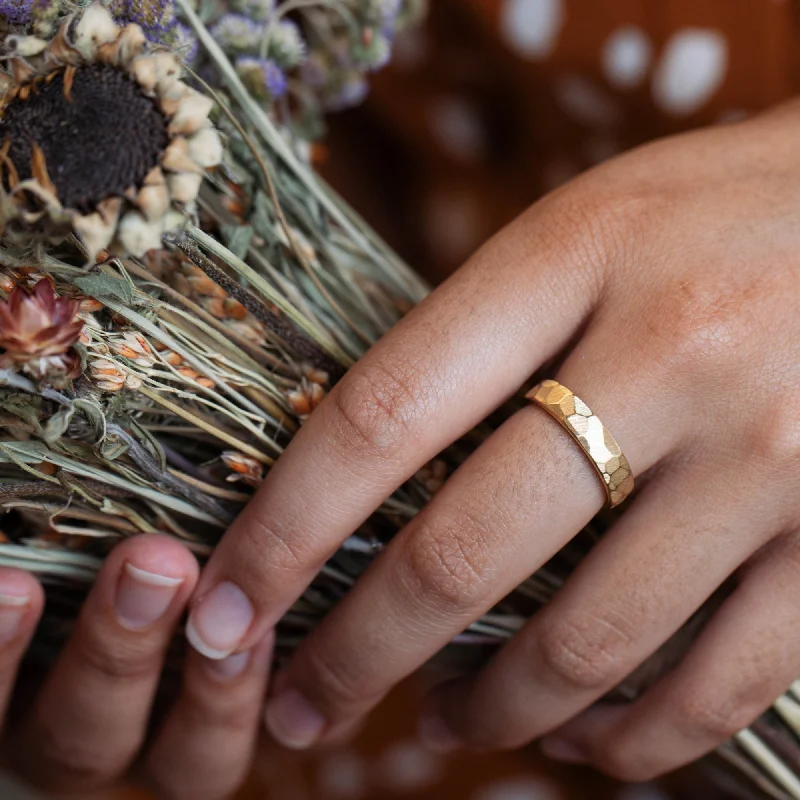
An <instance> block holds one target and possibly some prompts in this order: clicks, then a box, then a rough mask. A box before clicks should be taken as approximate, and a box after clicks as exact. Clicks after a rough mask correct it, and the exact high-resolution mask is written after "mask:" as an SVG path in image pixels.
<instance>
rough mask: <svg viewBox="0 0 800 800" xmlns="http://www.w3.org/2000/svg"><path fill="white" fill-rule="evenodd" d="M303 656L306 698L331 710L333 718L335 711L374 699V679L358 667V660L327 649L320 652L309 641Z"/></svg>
mask: <svg viewBox="0 0 800 800" xmlns="http://www.w3.org/2000/svg"><path fill="white" fill-rule="evenodd" d="M304 656H305V659H306V666H307V668H308V672H307V673H306V674H308V675H309V679H308V680H307V681H305V682H304V685H306V686H308V687H309V693H310V694H309V696H311V697H315V698H317V699H318V700H319V701H321V703H322V704H323V705H324V706H325V707H327V708H328V709H331V710H333V711H334V715H335V713H336V711H337V710H342V709H351V710H352V709H353V708H354V707H356V706H360V705H362V704H364V703H365V702H368V701H369V700H370V699H372V697H373V696H375V693H374V692H373V691H372V690H371V689H370V686H371V685H372V684H373V683H374V680H375V678H374V676H369V675H367V674H365V665H361V667H360V668H359V665H358V664H357V663H356V662H357V659H353V658H349V659H348V658H347V655H346V654H345V653H338V652H335V651H331V649H330V648H326V649H325V650H323V649H322V648H321V647H320V646H318V645H316V643H314V642H309V646H308V647H306V649H305V653H304ZM304 672H305V670H304Z"/></svg>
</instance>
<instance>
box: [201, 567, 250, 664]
mask: <svg viewBox="0 0 800 800" xmlns="http://www.w3.org/2000/svg"><path fill="white" fill-rule="evenodd" d="M253 615H254V612H253V606H252V604H251V603H250V601H249V600H248V599H247V595H246V594H245V593H244V592H243V591H242V590H241V589H240V588H239V587H238V586H237V585H236V584H235V583H231V582H230V581H224V582H223V583H220V584H218V585H217V586H215V587H214V588H213V589H212V590H211V591H210V592H209V593H208V594H207V595H206V596H205V597H204V598H203V599H202V600H201V601H200V603H199V605H197V606H196V607H195V608H194V609H193V610H192V613H191V614H190V615H189V621H188V622H187V623H186V638H187V639H188V640H189V644H191V646H192V647H194V649H195V650H197V652H198V653H200V654H201V655H204V656H205V657H206V658H212V659H215V660H219V659H222V658H225V657H226V656H229V655H230V654H231V653H232V652H233V651H234V650H235V649H236V648H237V647H238V645H239V642H241V640H242V639H243V637H244V635H245V634H246V633H247V631H248V630H249V628H250V624H251V623H252V621H253Z"/></svg>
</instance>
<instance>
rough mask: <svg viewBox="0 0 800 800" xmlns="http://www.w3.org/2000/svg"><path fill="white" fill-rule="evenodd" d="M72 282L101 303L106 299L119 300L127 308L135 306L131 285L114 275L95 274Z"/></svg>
mask: <svg viewBox="0 0 800 800" xmlns="http://www.w3.org/2000/svg"><path fill="white" fill-rule="evenodd" d="M72 282H73V283H74V284H75V285H76V286H77V287H78V288H79V289H80V290H81V291H82V292H83V293H84V294H88V295H89V296H90V297H94V298H95V299H96V300H99V301H100V302H101V303H102V302H103V300H105V299H111V300H118V301H119V302H120V303H124V304H125V305H126V306H131V305H133V301H134V293H133V288H132V287H131V284H130V283H129V282H128V281H126V280H123V279H122V278H115V277H114V276H113V275H106V274H104V273H100V272H97V273H94V274H92V275H86V276H85V277H83V278H73V280H72Z"/></svg>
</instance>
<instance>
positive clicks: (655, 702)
mask: <svg viewBox="0 0 800 800" xmlns="http://www.w3.org/2000/svg"><path fill="white" fill-rule="evenodd" d="M798 579H800V536H798V535H794V536H793V537H790V538H784V539H782V540H781V541H780V542H777V543H776V544H775V546H773V547H770V548H769V549H768V551H767V552H766V553H765V554H764V555H763V557H760V558H759V560H758V563H757V564H756V565H755V567H754V568H753V569H752V570H748V571H747V572H746V573H745V575H744V577H743V580H742V582H741V584H740V585H739V587H738V588H737V589H736V591H735V592H734V594H733V595H732V596H731V597H730V598H729V599H728V600H727V601H726V602H725V604H724V605H723V606H722V608H721V609H720V610H719V611H718V612H717V614H716V615H715V616H714V617H713V619H712V621H711V622H710V623H709V624H708V626H707V627H706V629H705V630H704V632H703V634H702V635H701V637H700V638H699V639H698V640H697V642H696V643H695V644H694V645H693V646H692V648H691V650H690V651H689V653H688V654H687V655H686V657H685V658H684V659H683V660H682V662H681V663H680V665H679V666H677V667H676V668H675V669H674V670H673V671H672V672H670V673H669V674H668V675H667V676H666V677H664V678H663V679H662V680H661V681H660V682H659V683H658V684H656V686H654V687H653V688H652V689H650V690H649V691H648V692H646V693H645V694H644V695H643V696H642V698H641V699H639V700H638V701H637V702H636V703H634V704H632V705H629V706H622V707H618V708H603V707H598V708H596V709H591V710H590V711H589V712H587V713H586V714H584V715H583V716H581V717H578V718H577V719H575V720H574V721H572V722H570V723H569V724H567V725H566V726H564V728H562V729H561V730H559V731H557V732H556V733H555V734H554V735H553V737H551V738H550V739H548V740H547V743H546V745H544V743H543V746H545V748H546V752H549V753H550V754H551V755H554V756H557V757H560V758H561V760H564V759H565V758H566V759H569V760H572V761H586V762H588V761H592V762H594V763H595V764H596V765H597V766H599V767H600V768H601V769H603V770H605V771H606V772H609V773H611V774H612V775H615V776H618V777H620V778H622V779H624V780H631V781H638V780H650V779H651V778H653V777H655V776H657V775H660V774H662V773H665V772H669V771H671V770H674V769H677V768H678V767H680V766H682V765H684V764H687V763H689V762H690V761H694V760H695V759H697V758H700V757H701V756H702V755H704V754H705V753H708V752H710V751H711V750H713V749H714V748H715V747H717V746H718V745H720V744H721V743H722V742H724V741H726V740H727V739H729V738H730V737H731V736H733V735H734V734H736V733H738V732H739V731H740V730H742V729H743V728H745V727H747V726H748V725H750V724H751V723H752V722H753V721H754V720H755V719H756V718H757V717H758V716H760V714H761V713H763V711H764V710H765V709H766V708H767V707H768V706H769V705H770V704H771V703H772V702H773V701H774V700H775V699H776V698H777V697H778V696H779V695H780V694H781V693H782V692H784V691H785V690H786V689H787V687H788V686H790V685H791V683H792V682H793V681H794V680H795V679H796V678H797V674H798V671H800V666H799V665H800V641H798V638H797V626H798V624H800V612H799V611H798V607H797V603H796V602H794V599H793V598H794V593H795V589H796V587H797V581H798Z"/></svg>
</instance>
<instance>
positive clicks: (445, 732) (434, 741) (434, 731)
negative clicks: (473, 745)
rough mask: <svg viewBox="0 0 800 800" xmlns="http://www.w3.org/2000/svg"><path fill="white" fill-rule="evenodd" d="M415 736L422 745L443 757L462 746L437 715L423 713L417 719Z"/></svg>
mask: <svg viewBox="0 0 800 800" xmlns="http://www.w3.org/2000/svg"><path fill="white" fill-rule="evenodd" d="M417 734H418V736H419V739H420V741H421V742H422V744H424V745H425V747H427V748H428V749H429V750H432V751H433V752H434V753H441V754H443V755H444V754H445V753H452V752H453V751H454V750H458V749H459V747H463V746H464V744H463V742H462V741H461V740H460V739H459V738H458V737H457V736H456V735H455V734H454V733H453V731H451V730H450V727H449V725H448V724H447V723H446V722H445V721H444V720H443V719H442V718H441V716H439V714H435V713H430V712H427V713H423V714H422V716H421V717H420V719H419V726H418V730H417Z"/></svg>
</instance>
